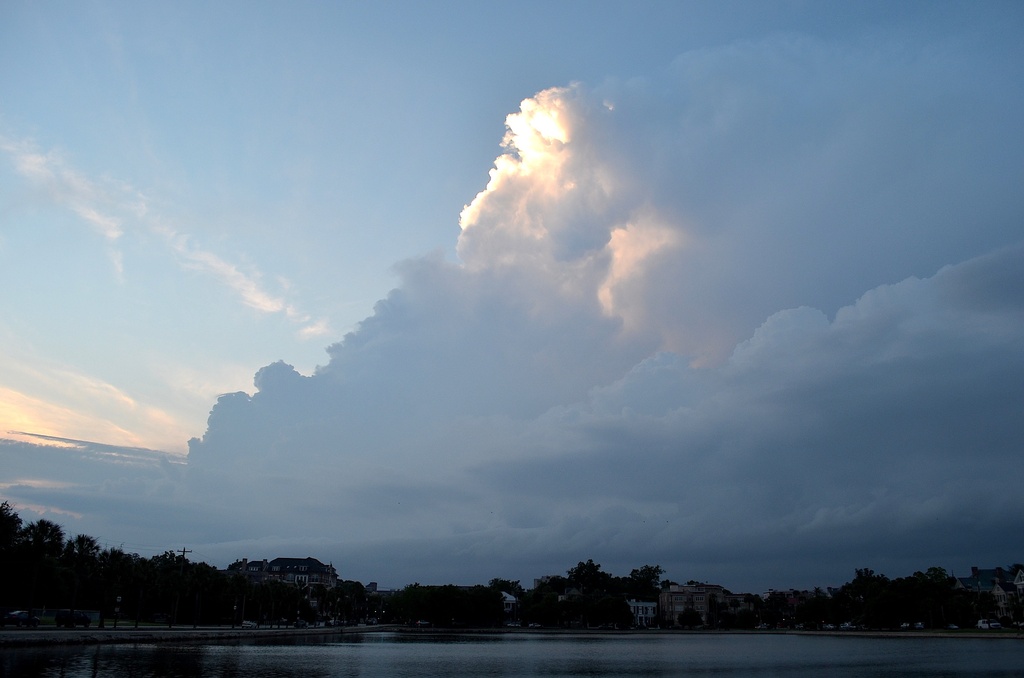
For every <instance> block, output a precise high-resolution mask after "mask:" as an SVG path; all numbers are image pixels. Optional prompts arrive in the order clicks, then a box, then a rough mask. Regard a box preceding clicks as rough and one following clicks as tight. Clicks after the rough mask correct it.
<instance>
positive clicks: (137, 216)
mask: <svg viewBox="0 0 1024 678" xmlns="http://www.w3.org/2000/svg"><path fill="white" fill-rule="evenodd" d="M0 150H2V151H4V152H6V153H7V154H8V155H9V156H10V158H11V160H12V162H13V164H14V167H15V169H16V171H17V172H18V174H20V175H21V176H22V177H24V178H25V179H28V180H29V181H30V182H31V183H32V184H33V185H34V186H36V187H38V188H39V189H41V190H42V191H43V193H44V200H46V201H47V202H49V203H52V204H55V205H59V206H62V207H66V208H67V209H69V210H70V211H71V212H73V213H74V214H76V215H77V216H78V217H79V218H81V219H82V220H83V221H85V222H86V223H88V224H89V225H90V226H91V227H92V228H93V229H94V230H95V231H96V232H97V233H99V234H100V235H102V236H103V237H104V239H105V240H106V241H107V242H108V243H109V244H110V246H111V250H110V252H109V256H110V260H111V262H112V264H113V265H114V268H115V271H116V273H117V274H118V278H119V279H122V278H123V274H124V253H123V252H122V251H121V249H119V248H118V247H115V245H116V244H117V243H119V242H121V241H122V240H123V237H124V235H125V232H126V228H134V229H140V230H145V231H147V232H152V233H156V234H158V235H160V236H161V237H162V239H163V241H164V242H166V243H167V245H168V247H169V251H170V252H171V253H173V255H174V256H175V257H176V259H177V261H178V262H179V263H180V265H181V266H182V267H183V268H185V269H189V270H196V271H200V272H202V273H204V274H207V275H209V276H210V277H211V278H212V279H213V280H216V281H217V282H218V283H220V284H221V285H222V286H223V287H225V288H226V289H229V290H231V291H232V292H234V293H235V294H236V295H237V296H238V298H239V299H241V300H242V303H244V304H245V305H246V306H247V307H249V308H251V309H254V310H256V311H258V312H260V313H265V314H277V313H281V314H284V315H285V317H287V318H288V319H289V320H290V321H292V322H293V323H295V324H297V325H300V326H301V327H300V329H299V334H300V335H301V336H308V335H310V334H313V335H318V334H321V333H323V332H324V329H323V328H325V327H326V326H327V322H328V321H327V320H326V319H324V318H320V319H313V318H312V317H311V316H310V315H308V314H305V313H303V312H302V311H300V310H299V309H298V308H297V307H296V305H295V304H294V303H292V302H290V301H288V300H287V299H286V298H285V297H284V296H282V295H276V294H274V293H272V292H270V291H269V290H268V289H267V287H266V286H265V285H264V284H262V282H261V278H262V275H261V273H260V272H259V271H258V270H256V268H255V267H254V266H249V267H248V268H249V270H248V271H244V270H243V268H242V267H241V266H240V265H239V264H237V263H232V262H231V261H229V260H227V259H226V258H224V257H223V256H221V255H218V254H216V253H214V252H212V251H210V250H208V249H204V248H203V247H201V246H199V245H197V244H196V243H195V238H194V236H191V235H189V234H187V233H182V232H181V231H180V230H179V229H176V228H174V227H172V226H169V225H168V223H167V221H166V219H165V218H164V217H163V216H161V215H160V214H159V213H158V212H156V211H155V210H154V209H153V208H152V207H151V206H150V200H149V199H148V198H147V197H146V195H145V194H144V193H143V192H142V191H140V190H139V189H137V188H135V187H134V186H131V185H130V184H128V183H126V182H123V181H118V180H115V179H112V178H109V177H103V178H101V179H94V178H91V177H89V176H88V175H87V174H86V173H83V172H81V171H80V170H78V169H76V168H75V167H73V166H72V165H71V163H70V162H69V161H68V160H67V159H66V158H65V157H64V156H63V155H62V154H61V153H59V152H57V151H55V150H51V151H49V152H47V153H42V152H40V151H39V150H38V149H37V148H36V146H35V144H34V143H33V142H31V141H29V140H12V139H8V138H6V137H2V136H0ZM122 282H123V280H122ZM283 283H284V284H283V285H282V286H283V287H287V281H283Z"/></svg>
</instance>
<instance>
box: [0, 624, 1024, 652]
mask: <svg viewBox="0 0 1024 678" xmlns="http://www.w3.org/2000/svg"><path fill="white" fill-rule="evenodd" d="M381 632H397V633H403V634H405V633H408V634H422V635H431V634H433V635H473V634H477V635H479V634H487V635H498V634H512V633H515V634H539V635H555V634H558V635H563V634H565V635H567V634H586V635H596V636H601V635H606V636H611V635H651V634H656V635H736V636H740V635H771V636H784V635H797V636H829V637H848V638H892V639H912V638H929V639H950V640H955V639H958V638H965V639H968V638H969V639H988V640H1017V641H1022V640H1024V635H1022V634H1021V633H1019V632H1017V633H1013V632H991V631H976V630H972V629H965V630H961V631H940V630H934V631H927V630H925V631H790V630H773V631H764V630H729V631H709V630H682V629H645V630H618V631H616V630H602V629H562V628H542V629H525V628H523V629H517V628H460V629H449V628H424V629H419V628H410V627H408V626H400V625H392V624H382V625H379V626H347V627H335V628H326V627H317V628H305V629H295V628H267V629H241V628H235V629H231V628H224V627H197V628H189V627H181V628H165V627H148V628H139V629H136V628H122V629H113V628H103V629H100V628H95V629H55V628H44V629H16V630H5V631H0V649H7V648H30V647H64V646H75V645H108V644H153V643H167V642H180V643H211V642H212V643H219V642H233V641H239V640H244V641H253V640H255V641H258V640H269V639H281V638H311V637H332V636H333V637H338V636H343V635H351V634H364V633H381Z"/></svg>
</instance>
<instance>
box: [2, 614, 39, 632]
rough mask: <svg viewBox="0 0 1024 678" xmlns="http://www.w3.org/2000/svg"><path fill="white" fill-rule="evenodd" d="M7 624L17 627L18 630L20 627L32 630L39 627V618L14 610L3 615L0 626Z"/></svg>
mask: <svg viewBox="0 0 1024 678" xmlns="http://www.w3.org/2000/svg"><path fill="white" fill-rule="evenodd" d="M8 624H12V625H14V626H17V627H18V628H19V629H20V628H21V627H22V626H27V627H29V628H33V629H34V628H35V627H37V626H39V617H36V616H34V615H31V614H29V613H28V612H26V611H25V610H15V611H14V612H8V613H7V614H5V615H4V616H3V619H2V621H0V626H7V625H8Z"/></svg>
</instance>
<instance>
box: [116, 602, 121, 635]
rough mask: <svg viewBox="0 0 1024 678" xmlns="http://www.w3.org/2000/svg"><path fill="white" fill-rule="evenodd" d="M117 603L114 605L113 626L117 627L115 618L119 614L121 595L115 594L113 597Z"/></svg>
mask: <svg viewBox="0 0 1024 678" xmlns="http://www.w3.org/2000/svg"><path fill="white" fill-rule="evenodd" d="M115 600H116V601H117V604H116V605H114V628H115V629H116V628H117V618H118V617H120V616H121V596H117V598H116V599H115Z"/></svg>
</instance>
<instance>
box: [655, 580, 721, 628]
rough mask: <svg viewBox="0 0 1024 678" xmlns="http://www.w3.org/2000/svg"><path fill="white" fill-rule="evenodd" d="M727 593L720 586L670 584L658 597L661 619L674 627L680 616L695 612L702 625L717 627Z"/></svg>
mask: <svg viewBox="0 0 1024 678" xmlns="http://www.w3.org/2000/svg"><path fill="white" fill-rule="evenodd" d="M727 593H728V592H727V591H726V590H725V589H724V588H722V587H721V586H719V585H718V584H698V583H691V584H669V585H668V586H667V587H666V588H663V589H662V590H661V594H660V595H659V597H658V607H659V609H660V610H661V619H662V621H663V622H664V623H665V624H666V625H668V626H674V625H675V624H676V622H677V620H678V619H679V615H680V614H682V613H683V612H685V611H686V610H695V611H696V612H697V613H698V614H699V615H700V619H701V623H703V624H709V625H715V624H716V623H717V621H718V611H719V610H720V609H722V603H723V602H724V601H725V596H726V594H727Z"/></svg>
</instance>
